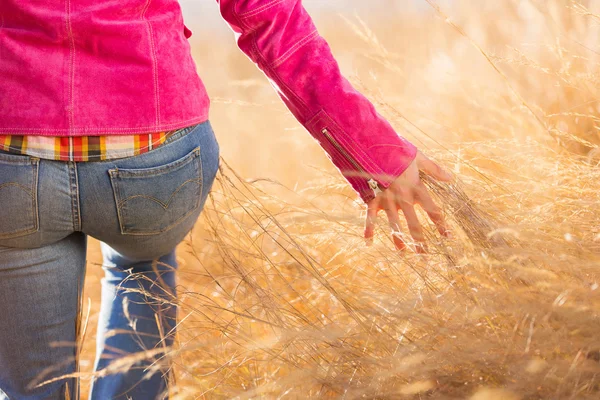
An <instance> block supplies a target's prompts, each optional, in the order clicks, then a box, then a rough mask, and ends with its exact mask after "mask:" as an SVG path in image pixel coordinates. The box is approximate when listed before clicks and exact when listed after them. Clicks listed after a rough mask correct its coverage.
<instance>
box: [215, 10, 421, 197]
mask: <svg viewBox="0 0 600 400" xmlns="http://www.w3.org/2000/svg"><path fill="white" fill-rule="evenodd" d="M217 2H218V3H219V6H220V8H221V14H222V15H223V17H224V18H225V20H226V21H227V22H228V23H229V25H230V26H231V27H232V29H233V30H234V32H235V33H236V36H237V38H238V45H239V47H240V48H241V49H242V51H244V53H246V54H247V55H248V56H249V57H250V59H251V60H252V61H253V62H254V63H256V64H257V65H258V67H259V68H260V69H261V70H262V71H263V72H264V73H265V74H266V75H267V77H268V78H269V79H270V80H271V82H272V83H273V85H274V86H275V88H276V89H277V92H278V94H279V95H280V96H281V98H282V99H283V101H284V102H285V103H286V105H287V106H288V107H289V109H290V110H291V112H292V113H293V114H294V116H295V117H296V118H297V119H298V121H300V123H301V124H302V125H304V127H306V129H307V130H308V131H309V132H310V133H311V134H312V136H313V137H314V138H315V139H317V141H318V142H319V143H320V144H321V146H322V147H323V149H324V150H325V151H326V152H327V154H328V155H329V157H330V158H331V160H332V161H333V163H334V164H335V165H336V166H337V167H338V169H339V170H340V171H341V172H342V174H343V175H344V176H345V177H346V179H347V180H348V181H349V182H350V184H351V185H352V186H353V187H354V189H355V190H356V191H357V192H358V193H359V194H360V196H361V197H362V199H363V200H364V201H365V202H368V201H370V200H371V199H373V198H374V197H375V194H376V191H374V190H373V187H375V188H377V184H379V187H380V188H381V189H385V188H387V187H389V186H390V184H391V183H392V182H393V181H394V180H395V179H396V178H397V177H398V176H399V175H401V174H402V173H403V172H404V170H405V169H406V168H407V167H408V165H409V164H410V163H411V162H412V161H413V159H414V158H415V155H416V148H415V147H414V146H413V145H412V144H410V143H409V142H408V141H406V140H405V139H403V138H401V137H400V136H398V134H396V132H395V131H394V129H393V128H392V127H391V126H390V124H389V123H388V122H387V121H386V120H384V119H383V118H382V117H381V116H380V115H379V114H377V112H376V111H375V108H374V107H373V105H372V104H371V103H370V102H369V101H368V100H367V99H366V98H365V97H364V96H363V95H361V94H360V93H358V92H357V91H356V90H355V89H354V88H353V87H352V86H351V85H350V83H349V82H348V81H347V80H346V79H345V78H344V77H343V76H342V74H341V73H340V70H339V67H338V64H337V62H336V61H335V59H334V58H333V55H332V54H331V50H330V49H329V46H328V45H327V42H325V40H324V39H323V38H322V37H321V36H320V35H319V33H318V32H317V30H316V28H315V26H314V24H313V22H312V20H311V18H310V16H309V15H308V13H307V12H306V10H305V9H304V7H303V6H302V2H301V0H217Z"/></svg>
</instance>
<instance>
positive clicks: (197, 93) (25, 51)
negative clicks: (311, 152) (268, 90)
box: [0, 0, 416, 201]
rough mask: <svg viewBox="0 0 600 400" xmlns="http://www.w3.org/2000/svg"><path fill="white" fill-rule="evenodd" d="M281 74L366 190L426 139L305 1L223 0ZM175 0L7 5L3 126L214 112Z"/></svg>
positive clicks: (196, 118) (258, 55)
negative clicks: (382, 103) (322, 29)
mask: <svg viewBox="0 0 600 400" xmlns="http://www.w3.org/2000/svg"><path fill="white" fill-rule="evenodd" d="M217 2H218V3H219V6H220V9H221V14H222V15H223V17H224V19H225V20H226V21H227V22H228V23H229V24H230V26H231V27H232V29H233V30H234V32H235V34H236V37H237V40H238V45H239V47H240V48H241V49H242V50H243V51H244V52H245V53H246V54H247V55H248V56H249V57H250V59H251V60H252V61H253V62H254V63H256V64H257V65H258V67H259V68H260V69H261V70H262V71H263V72H264V73H265V74H266V75H267V77H268V78H269V79H270V80H271V82H272V83H273V85H274V86H275V88H276V89H277V91H278V93H279V95H280V96H281V98H282V99H283V101H284V102H285V103H286V104H287V106H288V107H289V109H290V110H291V112H292V113H293V114H294V115H295V116H296V118H297V119H298V121H300V123H301V124H302V125H304V126H305V127H306V129H307V130H308V131H309V132H310V133H311V134H312V136H313V137H315V139H316V140H318V142H319V143H320V144H321V146H322V147H323V148H324V150H325V151H326V152H327V154H328V155H329V156H330V158H331V159H332V161H333V163H334V164H335V165H336V166H337V167H338V168H339V169H340V171H341V172H342V173H343V174H344V176H345V177H346V178H347V179H348V181H349V182H350V183H351V184H352V186H353V187H354V189H356V191H357V192H358V193H359V194H360V195H361V197H362V198H363V200H365V201H369V200H370V199H372V198H373V197H374V196H375V194H376V193H377V192H378V191H379V190H381V189H384V188H387V187H388V186H389V185H390V184H391V182H393V180H394V179H395V178H396V177H397V176H399V175H400V174H401V173H402V172H403V171H404V170H405V169H406V167H407V166H408V165H409V164H410V162H411V161H412V160H413V159H414V157H415V154H416V148H415V147H414V146H413V145H412V144H410V143H409V142H407V141H406V140H405V139H403V138H401V137H400V136H398V135H397V134H396V132H394V130H393V129H392V127H391V126H390V124H389V123H388V122H387V121H385V120H384V119H383V118H382V117H381V116H380V115H378V114H377V112H376V111H375V109H374V107H373V105H372V104H371V103H370V102H369V101H368V100H367V99H366V98H365V97H364V96H362V95H361V94H360V93H358V92H357V91H356V90H355V89H353V88H352V86H351V85H350V83H349V82H348V81H347V80H346V79H345V78H344V77H343V76H342V75H341V73H340V70H339V67H338V65H337V63H336V61H335V60H334V58H333V56H332V54H331V51H330V49H329V46H328V45H327V43H326V42H325V40H324V39H323V38H322V37H321V36H320V35H319V33H318V32H317V29H316V28H315V25H314V24H313V22H312V20H311V18H310V16H309V15H308V14H307V12H306V10H305V9H304V8H303V6H302V2H301V0H217ZM189 35H191V32H190V31H189V30H188V29H187V28H186V27H185V26H184V24H183V18H182V14H181V9H180V7H179V4H178V3H177V1H176V0H64V1H62V0H61V1H57V0H4V1H2V2H1V3H0V133H4V134H25V135H27V134H35V135H50V136H80V135H108V134H111V135H112V134H117V135H118V134H122V135H124V134H135V133H147V132H160V131H165V130H172V129H178V128H182V127H185V126H189V125H193V124H196V123H200V122H204V121H206V120H207V119H208V109H209V100H208V96H207V94H206V90H205V89H204V86H203V84H202V82H201V80H200V79H199V77H198V76H197V73H196V67H195V64H194V61H193V60H192V57H191V52H190V46H189V44H188V41H187V38H188V37H189Z"/></svg>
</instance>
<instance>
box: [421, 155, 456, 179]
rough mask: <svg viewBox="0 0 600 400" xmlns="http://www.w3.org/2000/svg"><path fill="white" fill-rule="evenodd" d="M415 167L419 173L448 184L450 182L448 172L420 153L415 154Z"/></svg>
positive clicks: (450, 177)
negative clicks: (421, 172)
mask: <svg viewBox="0 0 600 400" xmlns="http://www.w3.org/2000/svg"><path fill="white" fill-rule="evenodd" d="M417 166H418V167H419V169H420V170H421V171H423V172H425V173H426V174H427V175H429V176H431V177H432V178H434V179H436V180H438V181H442V182H450V181H451V180H452V174H450V172H448V171H446V170H445V169H444V168H442V167H440V166H439V165H438V164H436V163H435V162H433V161H431V160H430V159H429V158H428V157H427V156H426V155H425V154H423V153H421V152H420V151H419V152H418V153H417Z"/></svg>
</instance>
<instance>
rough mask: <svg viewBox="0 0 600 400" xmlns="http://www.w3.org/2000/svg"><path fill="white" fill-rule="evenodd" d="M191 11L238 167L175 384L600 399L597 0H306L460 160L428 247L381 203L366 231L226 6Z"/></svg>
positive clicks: (439, 189)
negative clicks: (404, 232) (407, 235)
mask: <svg viewBox="0 0 600 400" xmlns="http://www.w3.org/2000/svg"><path fill="white" fill-rule="evenodd" d="M181 4H182V8H183V11H184V16H185V21H186V24H187V25H188V26H189V27H190V28H191V29H192V31H193V32H194V35H193V36H192V37H191V39H190V43H191V45H192V52H193V56H194V59H195V61H196V64H197V67H198V72H199V74H200V76H201V77H202V79H203V81H204V83H205V85H206V86H207V89H208V91H209V94H210V95H211V97H212V109H211V123H212V124H213V126H214V128H215V131H216V134H217V137H218V139H219V142H220V144H221V151H222V156H223V160H224V162H223V170H222V173H221V174H220V176H219V180H218V182H217V183H216V184H215V188H214V192H213V196H212V198H211V200H210V201H209V203H208V205H207V207H206V210H205V213H204V215H203V216H202V217H201V219H200V220H199V221H198V224H197V226H196V228H195V229H194V231H193V232H192V234H191V235H190V236H189V238H188V240H186V242H185V243H183V244H182V245H181V246H180V248H179V262H180V266H179V284H180V287H179V292H180V298H179V300H178V304H179V306H180V318H181V320H182V322H181V325H180V326H179V333H178V336H177V346H176V347H175V348H173V349H166V350H165V357H163V358H161V360H162V361H166V360H169V361H172V362H173V364H172V365H173V368H172V369H170V370H169V371H170V372H171V373H172V374H173V376H174V379H175V381H174V382H175V385H174V386H173V388H172V393H171V395H172V398H175V399H205V398H206V399H221V398H223V399H229V398H236V399H255V398H256V399H258V398H260V399H283V398H291V399H296V398H297V399H306V398H341V399H355V398H361V399H363V398H368V399H404V398H408V399H424V398H428V399H465V398H468V399H473V400H485V399H487V400H496V399H502V400H506V399H508V400H511V399H597V398H600V382H599V381H598V376H600V375H599V374H600V364H599V363H598V360H599V359H600V318H599V317H600V316H599V312H598V311H599V310H600V291H599V290H598V288H599V286H598V285H599V282H600V279H599V274H598V266H599V265H600V212H599V211H598V210H599V207H598V204H599V201H600V198H599V193H600V168H599V162H600V151H599V150H598V145H599V144H600V104H599V101H600V97H599V95H600V72H599V68H598V65H599V64H598V61H599V57H600V40H599V38H600V1H598V0H495V1H472V0H452V1H451V0H446V1H433V0H430V1H427V0H411V1H408V0H407V1H400V0H371V1H368V2H367V1H359V0H356V1H351V0H321V1H318V0H305V1H304V4H305V6H306V8H307V9H308V10H309V11H310V12H311V14H312V15H313V16H314V19H315V21H316V24H317V26H318V28H319V31H320V32H321V34H322V35H323V36H324V37H325V38H326V39H327V40H328V41H329V43H330V45H331V47H332V50H333V52H334V54H335V56H336V58H337V59H338V61H339V63H340V65H341V68H342V70H343V71H344V73H345V74H346V76H347V77H348V78H349V79H350V80H351V82H352V83H353V84H354V85H355V86H356V87H357V88H359V89H360V90H361V91H362V92H363V93H364V94H365V95H366V96H368V97H369V98H370V99H371V100H372V101H373V102H374V104H375V105H376V107H377V109H378V110H379V112H380V113H381V114H383V115H384V116H385V117H386V118H387V119H389V121H390V122H391V123H392V125H393V126H394V127H395V128H396V129H397V131H398V133H399V134H400V135H403V136H405V137H406V138H408V139H409V140H411V141H412V142H413V143H415V144H416V145H417V146H418V147H419V148H420V149H421V150H422V151H424V152H425V153H427V154H429V155H430V156H431V157H432V158H434V159H435V160H437V161H438V162H440V163H441V164H443V165H444V166H445V167H446V168H448V169H449V170H450V171H452V172H453V173H454V174H455V175H456V178H457V181H456V183H455V184H452V185H445V186H444V185H435V184H431V182H430V183H429V184H430V189H431V191H432V192H433V193H434V195H435V197H436V200H437V202H438V203H439V204H440V205H442V206H443V208H444V212H445V214H446V216H447V218H448V220H449V223H450V225H451V228H452V230H453V232H454V236H453V238H452V239H450V240H446V239H443V238H440V237H439V236H438V235H437V234H436V232H435V229H433V227H432V226H431V224H429V223H428V222H427V218H426V216H425V215H423V214H420V218H421V221H422V222H423V224H424V226H425V228H426V231H427V236H428V239H429V243H430V250H431V251H430V255H429V256H427V257H423V256H418V255H415V254H412V253H411V252H403V253H399V252H397V251H395V250H394V247H393V244H392V242H391V240H390V235H389V229H388V227H387V224H386V221H385V220H383V218H380V224H379V226H378V229H377V235H376V240H375V243H374V244H373V246H371V247H366V246H365V243H364V241H363V239H362V229H363V228H362V224H363V217H364V211H365V207H364V205H363V204H361V203H360V202H359V201H357V198H356V195H355V194H354V193H353V192H352V190H351V189H350V188H349V187H348V185H346V183H345V182H344V181H343V179H342V178H341V176H340V175H339V173H338V172H337V171H336V170H335V168H333V166H332V165H331V164H330V162H329V160H328V159H327V158H326V157H325V155H324V153H323V152H322V151H321V149H320V148H319V146H318V145H317V144H316V142H315V141H314V140H313V139H312V138H311V137H310V135H309V134H308V133H307V132H306V131H305V130H304V129H303V128H302V127H301V126H300V125H299V124H298V123H297V122H296V121H295V120H294V118H293V117H292V116H291V114H290V113H289V112H288V111H287V109H286V108H285V107H284V106H283V104H282V103H281V101H280V100H279V99H278V97H277V96H276V94H275V92H274V91H273V89H272V88H271V87H270V85H269V83H268V82H267V80H266V79H265V78H264V77H263V76H262V74H261V73H260V71H258V70H257V68H256V67H255V66H254V65H253V64H252V63H251V62H250V61H249V60H248V59H247V58H246V57H245V56H244V55H243V54H242V53H241V52H240V51H238V50H237V48H236V44H235V42H234V39H233V34H232V33H231V31H230V30H229V28H228V27H227V26H226V24H225V23H224V22H223V21H222V20H221V18H220V16H219V12H218V8H217V5H216V3H215V2H214V1H213V0H204V1H201V0H195V1H192V0H183V1H182V2H181ZM90 248H91V251H90V257H89V265H88V277H87V280H86V292H85V298H86V301H88V299H89V304H90V305H91V307H90V311H89V313H87V314H86V315H87V320H88V329H87V334H86V337H85V340H84V342H83V351H82V355H81V365H82V372H83V374H84V379H83V381H82V383H83V388H84V393H85V390H86V388H87V385H88V383H89V378H90V377H89V371H90V370H91V367H92V362H93V356H94V353H93V352H94V348H93V347H94V339H95V336H94V335H95V324H96V322H97V312H98V305H99V299H98V296H99V293H100V291H99V280H100V278H101V276H102V273H101V268H100V267H101V260H100V257H99V252H98V244H97V243H95V242H91V244H90ZM86 310H87V309H84V311H86ZM157 365H160V363H158V364H157ZM166 365H167V364H166V363H165V368H167V366H166ZM130 367H133V365H132V366H130ZM86 373H87V374H88V375H85V374H86ZM136 400H137V399H136Z"/></svg>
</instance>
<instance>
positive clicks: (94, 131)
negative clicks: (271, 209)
mask: <svg viewBox="0 0 600 400" xmlns="http://www.w3.org/2000/svg"><path fill="white" fill-rule="evenodd" d="M198 120H202V122H206V121H207V119H206V117H205V116H201V117H194V118H190V119H186V120H181V121H175V122H171V123H169V124H161V125H160V126H161V127H162V129H159V130H158V131H161V130H163V129H166V128H168V127H170V126H174V125H179V124H183V123H188V122H192V121H198ZM154 128H157V127H156V126H155V125H152V126H136V127H133V128H93V129H89V130H88V129H83V130H82V129H74V132H72V133H84V134H87V135H91V134H93V133H103V134H107V133H111V132H118V131H137V130H144V129H154ZM18 131H31V132H34V133H35V132H40V133H41V132H64V131H65V129H64V128H62V129H49V128H42V129H39V128H2V127H0V132H10V133H12V134H13V135H16V134H18V133H15V132H18ZM141 133H142V134H145V133H152V132H141ZM66 136H76V135H66Z"/></svg>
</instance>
